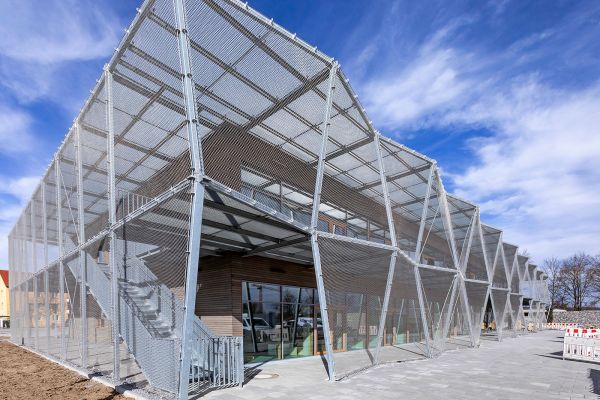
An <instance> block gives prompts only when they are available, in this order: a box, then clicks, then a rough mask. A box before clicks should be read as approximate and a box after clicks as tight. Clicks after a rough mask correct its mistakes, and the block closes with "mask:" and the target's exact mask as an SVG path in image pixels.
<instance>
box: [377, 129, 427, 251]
mask: <svg viewBox="0 0 600 400" xmlns="http://www.w3.org/2000/svg"><path fill="white" fill-rule="evenodd" d="M380 146H381V156H382V160H383V165H384V170H385V178H386V180H387V189H388V193H389V199H390V206H391V209H392V212H393V217H394V224H395V228H396V229H395V231H396V240H397V243H398V246H399V247H400V248H401V249H402V250H403V251H404V252H405V253H406V254H408V255H409V256H410V257H412V258H414V257H415V250H416V247H417V241H418V236H419V225H420V221H421V216H422V214H423V207H424V206H425V204H424V203H425V197H426V195H427V187H428V184H429V175H430V172H431V171H430V170H431V168H432V162H431V161H429V160H426V159H424V158H423V157H420V156H418V155H417V154H415V153H412V152H411V151H409V150H407V149H406V148H405V147H403V146H401V145H399V144H397V143H395V142H393V141H391V140H389V139H387V138H384V137H381V140H380ZM372 185H374V186H379V185H380V184H379V182H373V183H372Z"/></svg>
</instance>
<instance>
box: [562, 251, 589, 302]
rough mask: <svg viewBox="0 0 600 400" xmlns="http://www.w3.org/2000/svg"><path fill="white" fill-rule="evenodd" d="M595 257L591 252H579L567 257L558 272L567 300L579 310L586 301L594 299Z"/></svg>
mask: <svg viewBox="0 0 600 400" xmlns="http://www.w3.org/2000/svg"><path fill="white" fill-rule="evenodd" d="M595 262H596V260H595V258H594V257H592V256H590V255H589V254H585V253H579V254H575V255H574V256H571V257H569V258H566V259H565V260H564V261H563V263H562V268H561V269H560V272H559V274H558V284H559V286H560V287H561V289H562V291H563V293H564V296H565V299H566V301H567V302H568V303H569V304H571V305H572V306H573V309H574V310H576V311H579V310H581V309H582V308H583V305H584V304H585V302H588V301H590V300H592V296H593V294H594V293H595V286H596V281H597V279H596V277H597V276H598V272H597V271H596V268H595Z"/></svg>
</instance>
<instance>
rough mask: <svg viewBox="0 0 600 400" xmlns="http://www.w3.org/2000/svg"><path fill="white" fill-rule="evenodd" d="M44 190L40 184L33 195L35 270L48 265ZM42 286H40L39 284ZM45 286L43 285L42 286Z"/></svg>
mask: <svg viewBox="0 0 600 400" xmlns="http://www.w3.org/2000/svg"><path fill="white" fill-rule="evenodd" d="M42 190H43V183H42V184H40V187H38V188H37V190H36V191H35V193H34V194H33V197H32V201H31V204H32V207H33V226H34V235H35V246H34V264H35V272H37V271H40V270H41V269H43V268H44V267H45V266H46V259H45V255H44V254H45V243H44V234H45V231H44V223H45V220H44V207H45V204H44V202H43V201H42V200H43V196H42ZM38 287H40V286H38ZM41 287H42V288H43V286H41Z"/></svg>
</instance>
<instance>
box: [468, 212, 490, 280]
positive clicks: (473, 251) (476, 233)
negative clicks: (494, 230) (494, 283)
mask: <svg viewBox="0 0 600 400" xmlns="http://www.w3.org/2000/svg"><path fill="white" fill-rule="evenodd" d="M472 235H473V236H472V238H471V246H470V248H469V253H468V258H467V262H466V267H465V278H467V279H475V280H479V281H485V282H487V281H488V280H489V277H488V270H487V266H486V265H487V260H486V252H485V247H484V244H483V242H482V241H481V236H480V226H479V218H477V219H476V221H475V224H474V227H473V234H472Z"/></svg>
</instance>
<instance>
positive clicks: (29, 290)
mask: <svg viewBox="0 0 600 400" xmlns="http://www.w3.org/2000/svg"><path fill="white" fill-rule="evenodd" d="M23 294H24V300H23V308H24V310H23V342H24V344H25V346H28V347H30V348H34V347H35V325H34V324H35V320H34V313H33V309H34V299H35V297H34V292H33V281H31V280H27V281H25V283H24V292H23Z"/></svg>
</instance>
